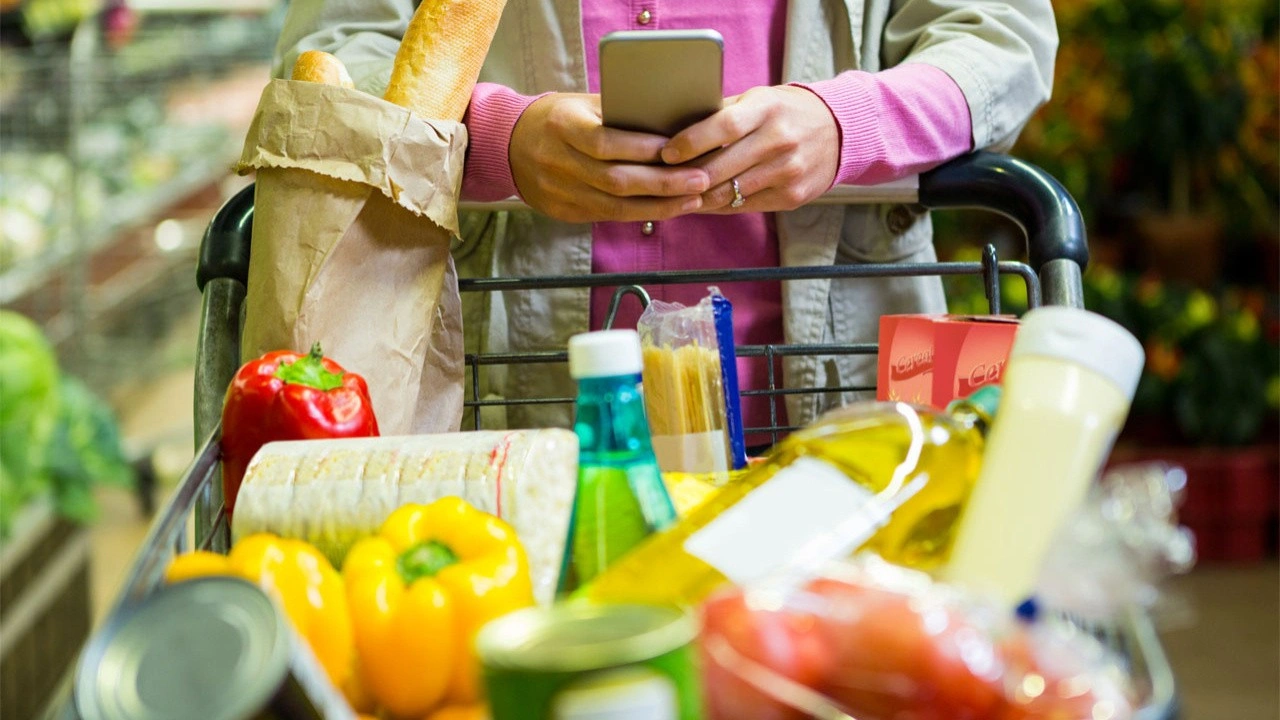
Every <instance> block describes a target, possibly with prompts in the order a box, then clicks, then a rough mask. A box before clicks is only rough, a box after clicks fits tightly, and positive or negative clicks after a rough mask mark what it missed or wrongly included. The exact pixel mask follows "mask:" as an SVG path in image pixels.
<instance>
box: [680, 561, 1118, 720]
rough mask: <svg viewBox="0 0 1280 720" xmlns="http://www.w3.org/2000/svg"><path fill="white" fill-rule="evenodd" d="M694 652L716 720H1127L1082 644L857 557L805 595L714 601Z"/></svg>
mask: <svg viewBox="0 0 1280 720" xmlns="http://www.w3.org/2000/svg"><path fill="white" fill-rule="evenodd" d="M702 616H703V618H702V619H703V629H702V634H701V637H700V639H699V645H700V652H701V654H702V662H703V672H704V691H705V693H706V698H707V710H708V715H709V717H710V718H713V719H716V720H729V719H731V718H745V717H750V718H757V719H759V720H792V719H799V718H809V717H816V718H848V717H853V718H857V720H1032V719H1033V718H1034V719H1037V720H1081V719H1085V718H1088V719H1090V720H1092V719H1094V718H1107V720H1126V719H1128V718H1131V717H1132V716H1133V712H1134V703H1135V698H1134V693H1133V689H1132V687H1131V686H1130V684H1129V682H1128V677H1127V675H1126V674H1125V673H1124V672H1123V670H1122V669H1121V666H1120V664H1119V662H1118V659H1117V658H1115V657H1113V656H1112V655H1111V653H1110V652H1109V651H1108V650H1107V649H1106V648H1105V647H1104V646H1102V645H1101V644H1099V643H1098V642H1096V641H1095V640H1093V639H1092V638H1089V637H1087V636H1085V635H1083V634H1081V633H1078V632H1071V631H1070V630H1068V629H1067V628H1064V627H1061V626H1059V625H1057V624H1052V623H1049V622H1047V621H1043V620H1039V619H1036V618H1034V617H1011V616H1009V614H1008V613H1001V612H998V611H996V610H995V608H994V607H993V606H990V605H984V604H983V603H981V602H979V601H977V600H975V599H974V598H972V597H969V596H965V595H963V594H961V593H959V592H958V591H956V590H954V589H952V588H949V587H947V586H943V585H940V584H935V583H933V582H932V581H931V580H930V579H929V578H928V577H927V576H925V575H922V574H919V573H916V572H913V571H909V570H903V569H901V568H897V567H894V566H890V565H888V564H886V563H884V562H883V561H880V560H879V559H878V558H875V557H860V558H857V559H855V560H852V561H850V562H847V563H841V564H839V565H835V566H832V567H831V568H829V569H828V570H827V571H826V572H825V573H824V574H823V575H822V576H821V577H819V578H817V579H814V580H810V581H808V582H805V583H803V584H801V585H799V586H797V585H795V584H794V583H791V582H787V581H785V580H781V579H780V580H776V581H773V582H771V583H768V584H766V585H763V586H759V587H754V588H750V589H748V590H745V591H743V590H734V591H731V592H729V593H727V594H723V595H719V596H716V597H714V598H712V599H710V600H709V601H708V602H707V603H705V604H704V606H703V608H702Z"/></svg>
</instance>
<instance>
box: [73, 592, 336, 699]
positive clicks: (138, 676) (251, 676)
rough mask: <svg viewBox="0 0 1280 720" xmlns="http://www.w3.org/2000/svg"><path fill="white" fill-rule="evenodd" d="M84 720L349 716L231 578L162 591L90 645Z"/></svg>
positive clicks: (286, 630) (263, 605)
mask: <svg viewBox="0 0 1280 720" xmlns="http://www.w3.org/2000/svg"><path fill="white" fill-rule="evenodd" d="M75 704H76V710H77V711H78V712H79V715H80V717H81V718H82V719H83V720H160V719H161V718H164V719H165V720H177V719H179V718H201V720H250V719H252V720H319V719H320V718H329V719H350V720H354V718H355V713H354V712H353V711H352V710H351V708H350V706H349V705H348V704H347V703H346V701H345V700H344V699H343V698H342V696H341V694H339V693H338V691H337V690H336V689H334V687H333V685H332V684H331V683H330V682H329V679H328V677H327V676H326V675H325V674H324V670H323V669H322V668H321V667H320V664H319V662H318V661H317V660H316V659H315V656H314V655H313V654H312V653H311V650H310V648H309V647H308V646H307V645H306V643H305V642H303V641H302V640H301V639H300V638H298V637H297V635H295V634H294V632H293V628H292V627H291V626H290V624H289V621H288V619H287V618H285V616H284V614H283V613H282V612H281V611H280V610H279V609H278V608H277V607H276V604H275V603H274V602H272V601H271V599H270V598H268V597H267V595H266V594H265V593H263V592H262V590H261V589H260V588H258V587H257V586H256V585H253V584H252V583H249V582H246V581H244V580H239V579H236V578H230V577H209V578H201V579H198V580H189V581H186V582H181V583H177V584H175V585H170V586H167V587H165V588H162V589H161V590H159V591H158V592H156V593H155V594H153V595H151V596H149V597H148V598H147V599H146V600H144V601H143V602H141V603H139V604H137V605H134V606H131V607H126V608H125V609H124V610H122V611H120V612H117V613H116V614H115V615H113V616H112V617H111V618H110V619H109V620H108V622H107V624H106V625H105V626H104V627H103V628H102V629H101V630H100V631H99V632H98V633H97V634H96V635H95V636H94V637H93V638H92V639H91V640H90V641H89V644H88V645H87V646H86V647H85V650H84V653H83V655H82V656H81V659H80V665H79V667H78V668H77V673H76V679H75Z"/></svg>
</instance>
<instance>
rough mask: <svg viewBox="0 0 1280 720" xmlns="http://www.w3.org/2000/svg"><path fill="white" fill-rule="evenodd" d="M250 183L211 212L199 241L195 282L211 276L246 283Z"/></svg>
mask: <svg viewBox="0 0 1280 720" xmlns="http://www.w3.org/2000/svg"><path fill="white" fill-rule="evenodd" d="M253 188H254V186H253V185H250V186H249V187H246V188H244V189H243V190H241V191H240V192H238V193H236V194H235V195H234V196H232V198H231V199H230V200H228V201H227V202H226V203H225V204H224V205H223V206H222V207H220V208H218V212H217V213H215V214H214V216H213V219H212V220H210V221H209V227H207V228H205V231H204V240H203V241H201V243H200V262H199V264H198V265H197V266H196V286H197V287H199V288H200V291H201V292H203V291H204V286H205V283H207V282H209V281H210V280H213V279H215V278H231V279H233V280H239V281H240V283H241V284H242V285H248V284H249V248H250V247H251V246H252V245H253Z"/></svg>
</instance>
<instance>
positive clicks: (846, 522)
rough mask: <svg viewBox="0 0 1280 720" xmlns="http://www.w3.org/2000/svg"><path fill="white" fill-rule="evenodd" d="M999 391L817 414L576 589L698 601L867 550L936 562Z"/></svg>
mask: <svg viewBox="0 0 1280 720" xmlns="http://www.w3.org/2000/svg"><path fill="white" fill-rule="evenodd" d="M998 401H999V390H998V388H991V389H989V390H987V389H984V391H979V393H978V394H975V395H974V396H971V397H970V398H969V399H968V400H967V401H958V402H956V403H953V404H952V406H951V407H949V408H948V410H947V412H939V411H935V410H931V409H928V408H922V407H917V406H913V405H907V404H904V403H859V404H855V405H851V406H847V407H845V408H841V409H839V410H837V411H835V412H833V413H831V414H829V415H827V416H824V417H823V418H821V419H820V420H819V421H818V422H816V423H814V424H813V425H811V426H809V427H807V428H805V429H803V430H800V431H798V432H796V433H794V434H792V435H791V436H790V437H788V438H787V439H785V440H784V441H783V442H781V443H779V444H778V446H777V447H776V448H775V449H774V450H773V452H772V453H770V455H769V456H768V457H767V458H766V460H765V461H764V462H763V463H760V464H758V465H755V466H753V467H751V468H750V469H748V470H747V471H746V472H745V473H743V474H742V476H741V477H739V478H736V479H735V480H734V482H731V483H728V484H726V485H724V486H723V487H722V488H719V489H718V490H716V491H715V492H714V493H713V494H711V495H710V496H709V497H707V498H706V499H704V500H703V501H702V502H700V503H698V504H697V505H696V506H695V507H693V508H692V509H690V511H689V512H688V513H685V514H682V517H681V519H680V520H678V521H677V522H676V523H675V524H674V525H672V526H670V527H669V528H667V529H666V530H664V531H662V532H659V533H655V534H654V535H651V536H650V537H649V538H647V539H646V540H644V541H643V542H642V543H640V544H639V545H637V546H636V547H635V548H633V549H632V550H631V551H629V552H628V553H626V554H624V555H623V556H621V557H620V558H618V559H617V560H616V561H615V562H614V563H613V564H612V565H611V566H610V567H608V568H607V569H606V570H605V571H604V572H603V573H601V574H599V575H597V576H596V578H595V579H594V580H592V582H590V583H589V584H587V585H585V586H583V587H582V588H580V589H579V590H578V592H577V593H575V595H574V597H575V598H579V599H588V600H593V601H598V602H644V603H656V604H675V605H693V604H696V603H698V602H700V601H701V600H703V599H705V598H706V597H707V596H708V595H709V594H711V593H712V592H714V591H715V590H716V589H717V588H719V587H721V586H723V585H725V584H727V583H730V582H732V583H736V584H740V585H741V584H746V583H749V582H752V581H754V580H758V579H763V578H764V577H767V576H769V575H773V574H777V573H782V572H786V571H788V570H795V569H797V568H799V567H801V566H803V565H804V564H806V563H808V564H820V563H822V562H825V561H829V560H833V559H836V558H838V557H840V556H842V555H847V554H849V553H851V552H853V551H856V550H873V551H875V552H877V553H879V554H880V555H881V556H882V557H883V558H884V559H886V560H888V561H890V562H893V563H898V564H901V565H905V566H909V567H913V568H917V569H922V570H932V569H934V568H937V567H938V566H940V565H941V564H942V563H944V562H945V561H946V559H947V554H948V552H949V550H950V548H951V543H952V540H953V538H954V535H955V529H956V525H957V521H958V519H959V517H960V513H961V511H962V510H963V508H964V504H965V502H966V500H967V499H968V497H969V493H970V491H971V489H972V488H973V484H974V481H975V479H976V478H977V475H978V469H979V465H980V462H981V458H982V450H983V435H984V433H985V432H986V427H987V425H988V424H989V422H990V419H991V418H992V416H993V415H994V410H995V406H996V404H997V403H998Z"/></svg>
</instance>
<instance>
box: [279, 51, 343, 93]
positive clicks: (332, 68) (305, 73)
mask: <svg viewBox="0 0 1280 720" xmlns="http://www.w3.org/2000/svg"><path fill="white" fill-rule="evenodd" d="M292 79H293V80H301V81H302V82H313V83H322V84H324V85H339V86H341V87H344V88H348V89H352V88H354V87H355V86H356V84H355V83H354V82H352V80H351V75H350V74H349V73H348V72H347V66H346V65H343V64H342V61H341V60H339V59H338V58H336V57H334V56H333V55H330V54H329V53H327V52H323V51H321V50H308V51H306V52H304V53H302V54H301V55H299V56H298V60H297V62H295V63H294V64H293V77H292Z"/></svg>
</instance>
